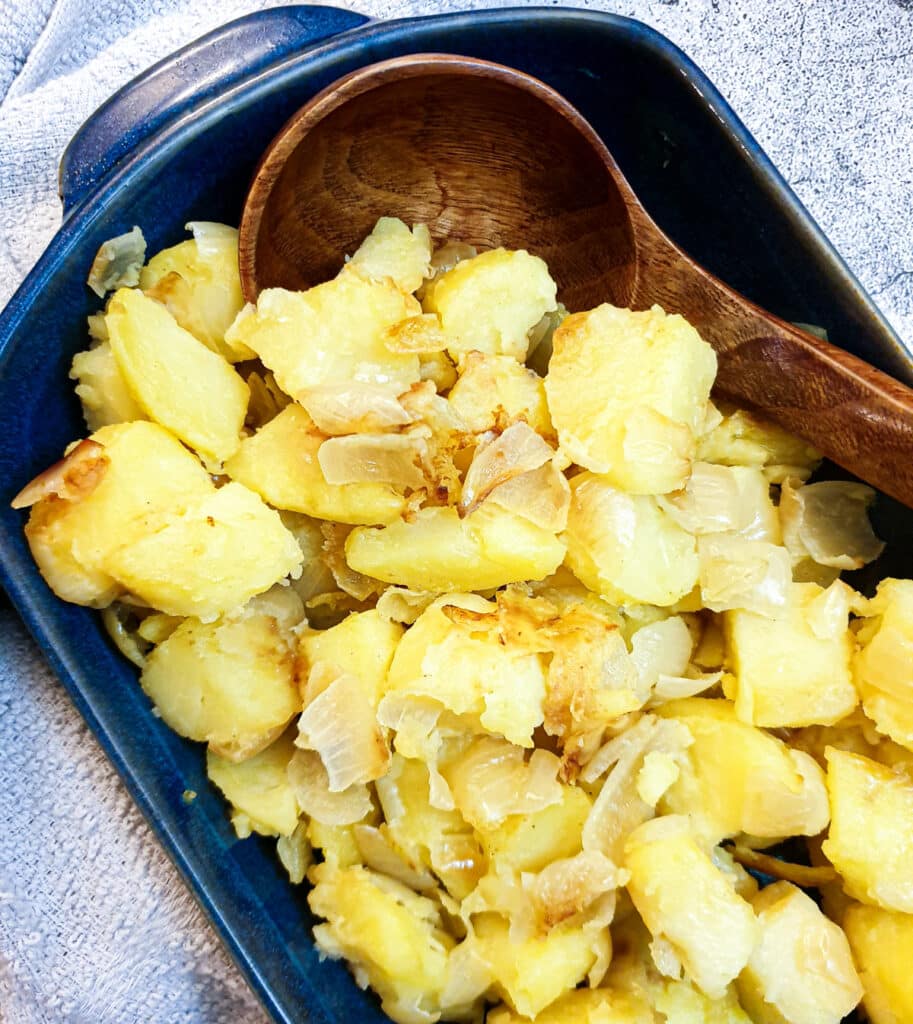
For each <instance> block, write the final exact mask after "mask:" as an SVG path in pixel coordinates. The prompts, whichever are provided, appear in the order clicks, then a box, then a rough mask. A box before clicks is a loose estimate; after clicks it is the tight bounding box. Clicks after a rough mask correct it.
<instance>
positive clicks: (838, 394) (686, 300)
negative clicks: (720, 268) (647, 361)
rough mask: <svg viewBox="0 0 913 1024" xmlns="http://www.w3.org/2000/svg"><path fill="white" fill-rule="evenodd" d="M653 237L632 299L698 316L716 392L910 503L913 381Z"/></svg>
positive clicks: (639, 305)
mask: <svg viewBox="0 0 913 1024" xmlns="http://www.w3.org/2000/svg"><path fill="white" fill-rule="evenodd" d="M657 234H658V235H659V233H658V232H657ZM651 243H652V244H651V252H650V254H649V257H648V258H649V260H650V266H651V268H652V272H651V274H650V275H649V280H642V281H640V282H638V285H637V286H635V295H634V302H635V304H636V305H635V308H643V307H644V306H646V305H649V304H650V303H652V302H659V303H660V304H661V305H663V306H664V307H665V309H666V310H667V311H668V312H673V311H675V312H680V313H681V314H682V315H683V316H684V317H685V318H686V319H687V320H689V321H690V322H691V323H692V324H694V326H695V327H696V328H697V330H698V331H699V332H700V334H701V337H703V338H704V339H705V340H706V341H708V342H709V343H710V344H711V345H712V346H713V347H714V349H715V350H716V353H717V357H718V360H719V371H718V374H717V381H716V392H717V393H719V394H720V395H722V396H724V397H726V398H729V399H731V400H732V401H734V402H736V403H737V404H739V405H743V406H747V407H749V408H752V409H754V410H756V411H757V412H759V413H761V414H763V415H764V416H767V417H768V418H769V419H771V420H773V421H774V422H776V423H779V424H780V425H781V426H782V427H784V428H785V429H787V430H789V431H790V432H791V433H794V434H797V435H798V436H799V437H802V438H804V439H805V440H806V441H808V442H810V443H811V444H813V445H814V446H815V447H816V448H817V449H818V450H819V451H820V452H821V453H822V454H823V455H825V456H827V458H829V459H831V461H833V462H835V463H837V465H839V466H842V467H843V468H844V469H846V470H849V471H850V472H851V473H853V474H855V475H856V476H859V477H860V478H862V479H863V480H865V481H866V482H868V483H870V484H872V485H873V486H874V487H877V488H878V489H879V490H881V491H884V492H885V493H886V494H890V495H891V496H892V497H894V498H897V500H898V501H901V502H903V503H904V504H905V505H908V506H910V507H913V390H911V389H910V388H908V387H906V386H905V385H904V384H901V383H900V382H899V381H896V380H894V378H893V377H889V376H888V375H887V374H885V373H882V372H881V371H880V370H876V369H875V367H873V366H871V365H869V364H868V363H866V362H863V360H861V359H858V358H857V357H856V356H853V355H850V353H849V352H845V351H844V350H843V349H839V348H837V347H836V346H835V345H832V344H830V343H829V342H827V341H824V340H822V339H820V338H816V337H815V336H814V335H811V334H808V333H806V332H805V331H802V330H800V329H799V328H797V327H794V326H793V325H792V324H789V323H786V322H785V321H783V320H780V319H779V318H777V317H775V316H772V315H771V314H769V313H767V312H765V311H764V310H762V309H760V308H759V307H758V306H755V305H754V303H752V302H750V301H749V300H748V299H746V298H745V297H744V296H742V295H740V294H738V292H735V291H734V290H733V289H731V288H730V287H729V286H728V285H726V284H724V283H723V282H722V281H720V280H718V279H717V278H715V277H714V276H713V275H712V274H710V273H709V272H707V271H706V270H704V268H703V267H701V266H699V265H698V264H697V263H694V262H693V261H692V260H691V259H690V258H689V257H688V256H686V255H685V254H684V253H682V252H681V251H680V250H678V249H677V248H675V247H674V246H673V245H672V243H671V242H669V241H668V240H667V239H666V238H665V237H663V236H661V235H659V237H657V238H655V241H654V240H653V239H651ZM643 258H644V257H643V256H642V255H641V256H640V259H643ZM658 265H663V266H664V269H663V271H662V272H661V273H658V272H656V268H657V266H658ZM647 292H649V294H646V293H647ZM641 293H643V294H641Z"/></svg>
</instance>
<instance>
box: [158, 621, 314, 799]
mask: <svg viewBox="0 0 913 1024" xmlns="http://www.w3.org/2000/svg"><path fill="white" fill-rule="evenodd" d="M140 682H141V683H142V687H143V689H144V690H145V692H146V693H147V694H148V696H149V697H150V698H151V699H152V700H153V701H154V703H155V705H156V707H157V708H158V710H159V713H160V714H161V716H162V718H163V719H164V720H165V722H166V723H167V724H168V725H169V726H170V727H171V728H172V729H174V731H175V732H177V733H178V734H179V735H181V736H186V737H187V738H188V739H191V740H200V741H203V742H207V743H209V744H210V745H211V746H212V748H213V749H214V750H215V751H216V753H218V754H219V755H221V756H222V757H224V758H228V759H230V760H239V759H243V758H244V757H245V756H248V757H249V756H252V755H254V754H256V753H257V752H258V751H259V750H262V749H263V748H264V747H266V746H267V745H268V744H269V743H270V742H271V741H272V740H273V739H274V738H275V737H276V735H277V733H278V732H281V731H282V730H283V729H284V728H285V726H286V724H287V723H288V721H289V719H290V718H291V717H292V716H293V715H295V714H297V713H298V712H299V711H300V710H301V697H300V696H299V694H298V687H297V685H296V679H295V663H294V651H293V647H292V644H291V642H290V639H289V637H288V634H287V633H286V631H285V630H283V629H282V627H281V626H280V624H279V622H278V621H277V620H276V619H275V618H274V617H273V616H271V615H264V614H258V613H256V612H253V613H245V612H241V613H239V614H238V615H236V616H234V617H228V618H224V619H219V620H218V621H217V622H211V623H202V622H200V621H199V620H198V619H187V620H186V621H184V622H182V623H181V625H180V626H178V628H177V629H176V630H175V631H174V632H173V633H172V634H171V636H169V637H168V639H167V640H164V641H163V642H162V643H160V644H159V645H158V647H156V648H155V649H154V650H153V651H152V653H151V654H150V655H149V657H148V659H147V661H146V667H145V669H144V670H143V673H142V676H141V677H140ZM267 761H269V759H267ZM217 781H218V780H217ZM242 809H243V808H242Z"/></svg>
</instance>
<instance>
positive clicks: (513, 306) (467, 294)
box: [422, 249, 557, 362]
mask: <svg viewBox="0 0 913 1024" xmlns="http://www.w3.org/2000/svg"><path fill="white" fill-rule="evenodd" d="M556 291H557V289H556V286H555V282H554V281H553V280H552V279H551V277H550V276H549V272H548V267H547V266H546V265H545V263H544V261H543V260H541V259H539V257H538V256H531V255H530V254H529V253H528V252H526V250H525V249H517V250H508V249H490V250H489V251H488V252H483V253H481V254H480V255H478V256H473V257H471V258H470V259H466V260H461V261H460V262H459V263H457V265H456V266H455V267H453V269H452V270H448V271H447V273H445V274H442V275H441V276H440V277H436V278H435V279H434V281H432V282H431V284H429V285H428V287H427V288H426V290H425V297H424V300H423V302H422V305H423V307H424V309H425V311H426V312H428V313H437V314H438V315H439V316H440V318H441V324H442V325H443V328H444V332H445V333H446V335H447V338H448V344H447V351H448V352H449V353H450V355H451V356H452V357H453V358H454V359H455V360H459V359H460V358H461V357H463V356H465V355H466V354H467V353H468V352H472V351H477V352H485V353H488V354H489V355H506V356H513V357H514V359H517V360H519V361H520V362H523V360H524V359H526V353H527V350H528V349H529V336H528V335H529V331H530V329H531V328H532V327H535V325H536V324H537V323H538V322H539V321H540V320H541V319H542V316H543V314H545V313H548V312H549V311H550V310H553V309H554V308H555V306H556V301H555V295H556Z"/></svg>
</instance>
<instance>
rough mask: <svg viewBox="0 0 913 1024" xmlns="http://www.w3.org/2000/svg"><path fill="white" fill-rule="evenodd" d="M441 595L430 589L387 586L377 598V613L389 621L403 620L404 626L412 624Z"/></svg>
mask: <svg viewBox="0 0 913 1024" xmlns="http://www.w3.org/2000/svg"><path fill="white" fill-rule="evenodd" d="M439 596H440V595H439V594H436V593H433V592H432V591H430V590H409V589H408V587H387V589H386V590H385V591H384V592H383V593H382V594H381V595H380V597H379V598H378V599H377V614H378V615H380V617H381V618H382V619H386V620H387V621H388V622H401V623H402V624H403V625H404V626H411V625H412V623H413V622H415V620H416V619H417V618H418V617H419V616H420V615H421V614H422V612H423V611H424V610H425V609H426V608H427V607H428V605H430V604H431V603H432V602H433V601H436V600H437V598H438V597H439Z"/></svg>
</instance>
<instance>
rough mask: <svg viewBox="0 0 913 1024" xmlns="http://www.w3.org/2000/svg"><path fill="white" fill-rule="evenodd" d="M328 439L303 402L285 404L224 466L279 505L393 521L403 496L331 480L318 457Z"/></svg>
mask: <svg viewBox="0 0 913 1024" xmlns="http://www.w3.org/2000/svg"><path fill="white" fill-rule="evenodd" d="M325 440H326V437H325V435H324V434H321V433H320V431H318V430H317V428H316V427H315V426H314V423H313V421H312V420H311V418H310V416H308V414H307V413H306V412H305V411H304V409H302V408H301V406H300V405H296V404H292V405H289V406H286V408H285V409H283V410H282V412H280V413H279V415H278V416H276V417H275V418H274V419H271V420H270V421H269V423H267V424H266V425H265V426H263V427H261V428H260V429H259V430H258V431H257V433H256V434H254V435H253V436H252V437H248V438H246V439H245V440H244V441H242V442H241V447H240V449H239V450H238V453H237V454H236V455H235V456H234V457H233V458H231V459H229V460H228V462H227V463H226V464H225V472H226V473H227V474H228V475H229V476H230V477H231V478H232V479H233V480H237V481H239V482H240V483H242V484H244V485H245V486H246V487H249V488H250V489H251V490H253V491H256V492H257V493H258V494H259V495H260V496H261V497H262V498H263V499H264V500H265V501H268V502H269V503H270V504H271V505H274V506H275V507H276V508H282V509H288V510H289V511H292V512H303V513H305V514H306V515H309V516H314V517H315V518H317V519H329V520H332V521H333V522H337V523H364V524H369V525H370V524H374V523H390V522H393V521H394V520H396V519H398V518H399V516H400V514H401V513H402V511H403V509H404V507H405V498H404V497H403V495H402V494H400V493H398V492H397V491H395V490H394V489H393V488H392V487H391V486H389V485H388V484H381V483H354V484H328V483H327V482H326V480H325V479H324V476H323V473H322V471H321V469H320V463H319V462H318V460H317V452H318V449H319V448H320V446H321V445H322V444H323V442H324V441H325Z"/></svg>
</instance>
